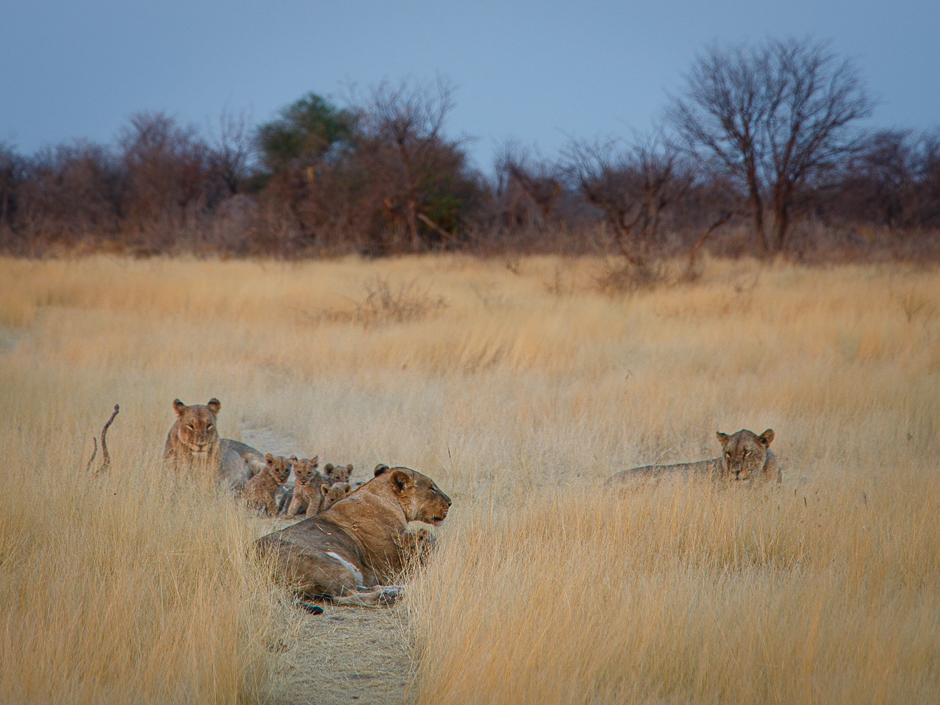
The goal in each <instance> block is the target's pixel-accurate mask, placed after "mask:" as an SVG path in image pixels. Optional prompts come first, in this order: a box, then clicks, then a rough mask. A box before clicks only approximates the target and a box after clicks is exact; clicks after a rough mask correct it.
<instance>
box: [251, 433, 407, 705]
mask: <svg viewBox="0 0 940 705" xmlns="http://www.w3.org/2000/svg"><path fill="white" fill-rule="evenodd" d="M242 440H243V441H244V442H245V443H247V444H248V445H250V446H252V447H253V448H257V449H258V450H260V451H261V452H263V453H274V454H275V455H287V456H289V455H291V454H292V453H294V452H296V449H297V448H298V447H299V446H298V444H297V443H296V439H293V438H291V437H289V436H287V435H285V434H282V433H279V432H277V431H275V430H274V429H270V428H260V427H252V426H250V425H245V426H243V427H242ZM287 525H288V523H287V522H285V523H284V526H287ZM323 609H324V613H323V614H321V615H310V614H307V613H306V612H304V611H303V610H301V609H297V610H296V611H295V615H296V619H297V620H299V621H300V624H301V626H300V633H299V635H298V638H297V640H296V641H293V642H292V643H291V644H290V645H289V646H288V647H286V650H285V651H283V652H281V654H280V656H281V664H282V666H283V667H282V668H281V669H279V673H278V682H277V683H276V686H275V701H274V702H275V703H278V705H311V704H316V705H332V704H333V703H369V705H384V704H385V703H402V702H404V700H405V697H406V684H407V681H408V677H409V672H410V668H411V654H410V649H409V643H408V638H407V633H408V629H407V622H406V620H407V617H406V612H405V610H404V609H401V608H400V607H391V608H388V607H384V608H356V607H335V606H333V605H329V604H324V605H323Z"/></svg>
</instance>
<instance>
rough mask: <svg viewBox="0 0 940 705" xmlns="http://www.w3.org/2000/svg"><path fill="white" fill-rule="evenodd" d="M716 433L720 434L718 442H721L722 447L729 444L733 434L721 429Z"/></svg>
mask: <svg viewBox="0 0 940 705" xmlns="http://www.w3.org/2000/svg"><path fill="white" fill-rule="evenodd" d="M715 435H716V436H718V442H719V443H721V447H722V448H724V447H725V446H726V445H728V441H729V440H731V436H729V435H728V434H727V433H722V432H721V431H718V432H717V433H716V434H715Z"/></svg>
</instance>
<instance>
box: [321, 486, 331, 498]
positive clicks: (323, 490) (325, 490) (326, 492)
mask: <svg viewBox="0 0 940 705" xmlns="http://www.w3.org/2000/svg"><path fill="white" fill-rule="evenodd" d="M320 494H322V495H323V496H324V497H328V496H329V494H330V486H329V485H320Z"/></svg>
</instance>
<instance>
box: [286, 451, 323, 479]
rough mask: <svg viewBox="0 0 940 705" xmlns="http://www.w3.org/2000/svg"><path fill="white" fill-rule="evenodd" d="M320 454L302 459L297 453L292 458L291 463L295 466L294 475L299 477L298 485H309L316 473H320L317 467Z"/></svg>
mask: <svg viewBox="0 0 940 705" xmlns="http://www.w3.org/2000/svg"><path fill="white" fill-rule="evenodd" d="M319 460H320V456H318V455H315V456H313V457H312V458H303V459H300V458H298V457H297V456H296V455H292V456H291V458H290V462H291V465H293V466H294V477H296V478H297V484H298V485H304V486H306V485H308V484H310V481H311V480H313V478H314V476H315V475H319V473H318V472H317V467H318V465H319Z"/></svg>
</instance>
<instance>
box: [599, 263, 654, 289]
mask: <svg viewBox="0 0 940 705" xmlns="http://www.w3.org/2000/svg"><path fill="white" fill-rule="evenodd" d="M667 271H668V270H667V268H666V265H665V263H663V262H659V261H657V262H651V263H648V264H645V265H643V266H642V267H638V266H636V265H634V264H632V263H631V262H628V261H626V260H617V259H611V258H608V259H605V260H604V262H603V264H602V265H601V266H600V269H599V270H598V272H597V274H596V275H595V277H594V282H595V285H596V289H597V291H599V292H600V293H602V294H604V295H606V296H617V295H619V294H630V293H634V292H636V291H642V290H650V289H654V288H656V286H658V285H659V284H662V283H663V282H665V281H666V277H667Z"/></svg>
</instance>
